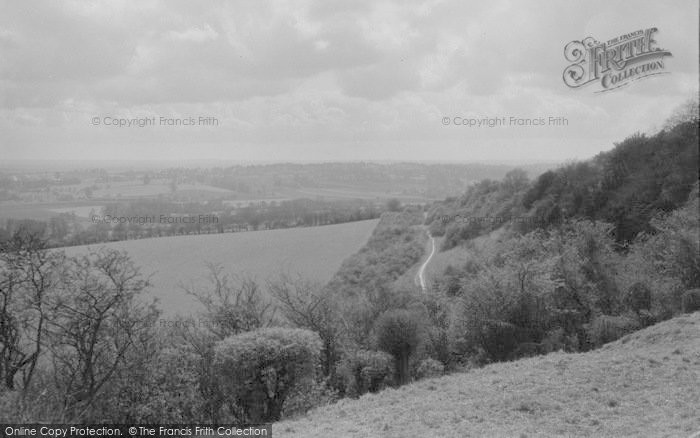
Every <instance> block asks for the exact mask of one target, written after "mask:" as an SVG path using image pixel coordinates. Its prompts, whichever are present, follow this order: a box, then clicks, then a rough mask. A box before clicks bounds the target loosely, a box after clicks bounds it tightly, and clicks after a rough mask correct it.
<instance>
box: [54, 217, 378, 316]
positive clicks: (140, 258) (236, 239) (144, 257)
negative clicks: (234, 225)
mask: <svg viewBox="0 0 700 438" xmlns="http://www.w3.org/2000/svg"><path fill="white" fill-rule="evenodd" d="M377 222H378V221H377V220H368V221H360V222H350V223H345V224H339V225H328V226H323V227H309V228H290V229H282V230H269V231H256V232H247V233H226V234H203V235H197V236H174V237H161V238H154V239H142V240H129V241H124V242H114V243H109V244H106V245H104V246H107V247H110V248H114V249H118V250H125V251H127V252H128V253H129V255H130V256H131V258H132V259H133V260H134V262H135V264H136V265H137V266H139V267H140V268H141V272H142V273H143V274H151V273H153V274H154V275H153V277H152V279H151V282H152V283H153V287H152V289H151V293H152V295H153V296H154V297H157V298H158V299H159V300H160V307H161V309H163V311H164V314H165V315H173V314H175V313H180V314H185V315H186V314H189V313H191V311H192V310H193V307H192V304H193V301H192V299H191V297H189V296H188V295H186V294H185V293H184V292H183V291H182V290H181V289H180V287H179V284H180V282H182V283H184V284H187V285H189V284H190V282H191V281H195V283H197V284H205V285H206V284H207V283H206V282H204V280H205V278H206V275H207V273H208V272H207V269H206V267H205V262H214V263H220V264H221V265H222V266H223V267H224V269H225V270H226V271H227V272H231V273H236V274H246V275H250V276H253V277H254V278H256V279H257V280H259V281H261V282H264V281H265V280H266V279H267V278H269V277H272V276H275V275H277V274H278V273H280V272H281V271H283V270H284V271H286V272H289V273H292V274H296V273H299V274H302V275H304V276H306V277H308V278H311V279H314V280H317V281H320V282H327V281H328V280H330V278H331V276H332V275H333V274H334V273H335V272H336V271H337V270H338V268H339V267H340V264H341V263H342V262H343V260H344V259H345V258H347V257H349V256H350V255H352V254H354V253H356V252H357V251H358V250H359V249H360V247H361V246H362V245H363V244H364V243H365V242H366V241H367V239H368V238H369V236H370V234H371V233H372V230H373V229H374V227H375V226H376V225H377ZM97 246H99V245H95V247H97ZM65 251H66V253H67V254H69V255H75V254H79V253H81V252H84V251H85V247H70V248H66V249H65Z"/></svg>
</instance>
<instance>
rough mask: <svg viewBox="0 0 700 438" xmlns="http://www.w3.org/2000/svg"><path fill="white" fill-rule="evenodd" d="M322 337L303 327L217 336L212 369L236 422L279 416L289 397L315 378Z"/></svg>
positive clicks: (257, 421) (261, 420) (256, 421)
mask: <svg viewBox="0 0 700 438" xmlns="http://www.w3.org/2000/svg"><path fill="white" fill-rule="evenodd" d="M321 348H322V341H321V339H320V338H319V337H318V335H317V334H316V333H313V332H311V331H308V330H303V329H285V328H266V329H259V330H254V331H252V332H248V333H242V334H240V335H235V336H230V337H228V338H226V339H224V340H223V341H219V342H218V343H217V344H216V346H215V348H214V369H215V370H216V375H217V377H218V379H219V380H218V381H219V384H220V385H221V387H222V389H223V392H224V393H225V394H226V397H227V401H228V403H229V407H230V408H231V410H232V411H233V413H234V415H235V416H236V417H237V420H238V421H250V422H253V423H261V422H271V421H277V420H279V419H280V417H281V415H282V409H283V407H284V402H285V401H286V399H287V396H288V395H290V394H291V393H292V392H293V391H294V390H297V389H298V388H299V387H300V386H303V385H305V384H309V383H311V382H313V380H314V378H315V375H316V367H317V366H318V363H319V358H320V353H321Z"/></svg>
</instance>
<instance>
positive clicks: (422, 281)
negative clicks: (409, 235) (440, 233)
mask: <svg viewBox="0 0 700 438" xmlns="http://www.w3.org/2000/svg"><path fill="white" fill-rule="evenodd" d="M425 232H426V233H428V237H429V238H430V246H431V250H430V255H429V256H428V258H427V259H425V261H424V262H423V264H422V265H421V266H420V269H419V270H418V275H416V280H417V283H418V284H419V285H420V288H421V289H422V290H423V293H426V292H427V291H428V287H427V286H426V285H425V268H426V267H427V266H428V263H430V260H432V258H433V256H434V255H435V238H434V237H433V236H431V235H430V231H428V230H426V231H425Z"/></svg>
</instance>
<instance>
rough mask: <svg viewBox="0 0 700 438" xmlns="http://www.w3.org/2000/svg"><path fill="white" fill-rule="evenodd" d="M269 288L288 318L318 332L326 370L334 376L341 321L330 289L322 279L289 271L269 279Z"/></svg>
mask: <svg viewBox="0 0 700 438" xmlns="http://www.w3.org/2000/svg"><path fill="white" fill-rule="evenodd" d="M268 290H269V291H270V293H271V294H272V295H273V296H274V297H275V298H276V299H277V301H278V303H279V305H280V308H281V311H282V314H283V315H284V316H285V318H286V319H287V320H288V321H289V322H291V323H292V324H293V325H294V326H296V327H298V328H304V329H307V330H311V331H314V332H316V333H318V334H319V336H320V337H321V340H322V341H323V351H322V359H321V365H322V369H323V374H324V375H325V376H329V377H333V376H334V375H335V364H336V362H337V361H338V358H339V357H338V356H339V351H338V350H339V347H338V344H339V341H340V339H339V337H340V325H339V324H338V317H337V312H336V309H335V307H334V305H333V301H332V299H331V297H330V296H329V293H328V292H327V291H325V290H324V289H323V288H322V286H321V285H320V284H319V283H315V282H313V281H310V280H308V279H305V278H303V277H301V276H296V277H294V276H292V275H290V274H288V273H283V274H280V276H279V277H278V278H277V279H275V280H272V281H268Z"/></svg>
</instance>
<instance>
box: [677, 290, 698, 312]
mask: <svg viewBox="0 0 700 438" xmlns="http://www.w3.org/2000/svg"><path fill="white" fill-rule="evenodd" d="M681 306H682V309H683V313H691V312H695V311H698V310H700V289H689V290H687V291H685V292H684V293H683V296H682V297H681Z"/></svg>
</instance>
